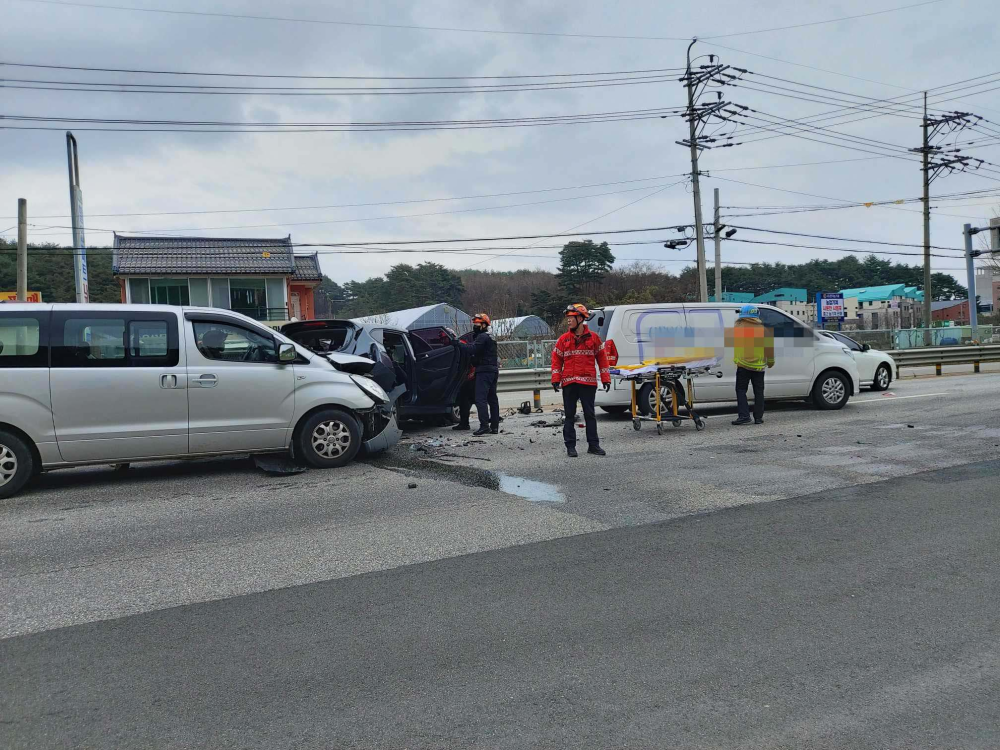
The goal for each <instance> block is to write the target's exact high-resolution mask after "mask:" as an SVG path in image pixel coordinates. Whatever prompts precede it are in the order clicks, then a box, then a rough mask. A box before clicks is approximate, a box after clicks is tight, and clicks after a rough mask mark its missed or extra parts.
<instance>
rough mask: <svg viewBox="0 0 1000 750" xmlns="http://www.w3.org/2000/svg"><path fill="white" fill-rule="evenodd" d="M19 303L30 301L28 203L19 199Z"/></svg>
mask: <svg viewBox="0 0 1000 750" xmlns="http://www.w3.org/2000/svg"><path fill="white" fill-rule="evenodd" d="M17 301H18V302H27V301H28V201H27V200H26V199H25V198H18V199H17Z"/></svg>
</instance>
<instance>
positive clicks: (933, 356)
mask: <svg viewBox="0 0 1000 750" xmlns="http://www.w3.org/2000/svg"><path fill="white" fill-rule="evenodd" d="M887 354H889V355H890V356H891V357H892V358H893V359H894V360H895V361H896V364H897V365H898V366H899V367H930V366H932V365H934V366H937V368H938V374H939V375H940V374H941V366H942V365H969V364H972V365H976V372H978V371H979V363H980V362H1000V345H996V344H993V345H987V346H936V347H924V348H922V349H897V350H894V351H891V352H887ZM551 383H552V371H551V370H550V369H549V368H548V367H537V368H530V369H529V368H523V369H510V370H505V369H502V368H501V370H500V379H499V382H498V383H497V391H498V392H499V393H517V392H519V391H539V390H541V391H544V390H547V389H548V388H550V387H551Z"/></svg>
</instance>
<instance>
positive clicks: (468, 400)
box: [458, 377, 476, 425]
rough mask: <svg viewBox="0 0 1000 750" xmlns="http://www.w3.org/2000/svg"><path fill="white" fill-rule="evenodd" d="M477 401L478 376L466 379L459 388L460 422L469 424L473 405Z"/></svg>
mask: <svg viewBox="0 0 1000 750" xmlns="http://www.w3.org/2000/svg"><path fill="white" fill-rule="evenodd" d="M474 403H476V378H475V377H473V378H472V380H466V381H465V382H464V383H463V384H462V387H461V388H459V390H458V423H459V424H464V425H468V424H469V414H470V413H471V412H472V405H473V404H474Z"/></svg>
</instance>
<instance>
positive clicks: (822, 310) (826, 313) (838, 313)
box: [816, 292, 847, 328]
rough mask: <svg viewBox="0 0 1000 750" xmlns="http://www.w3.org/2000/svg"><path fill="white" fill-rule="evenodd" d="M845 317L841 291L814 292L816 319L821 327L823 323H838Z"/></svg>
mask: <svg viewBox="0 0 1000 750" xmlns="http://www.w3.org/2000/svg"><path fill="white" fill-rule="evenodd" d="M845 317H847V311H846V310H845V309H844V295H843V293H842V292H817V293H816V321H817V322H818V323H819V327H820V328H822V327H823V324H824V323H837V324H838V326H839V324H840V323H841V322H842V321H843V320H844V318H845Z"/></svg>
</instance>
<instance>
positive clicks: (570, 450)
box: [566, 445, 577, 458]
mask: <svg viewBox="0 0 1000 750" xmlns="http://www.w3.org/2000/svg"><path fill="white" fill-rule="evenodd" d="M566 455H567V456H569V457H570V458H576V456H577V452H576V446H575V445H567V446H566Z"/></svg>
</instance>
